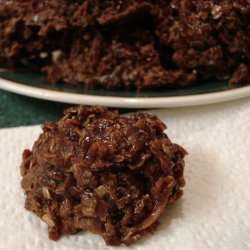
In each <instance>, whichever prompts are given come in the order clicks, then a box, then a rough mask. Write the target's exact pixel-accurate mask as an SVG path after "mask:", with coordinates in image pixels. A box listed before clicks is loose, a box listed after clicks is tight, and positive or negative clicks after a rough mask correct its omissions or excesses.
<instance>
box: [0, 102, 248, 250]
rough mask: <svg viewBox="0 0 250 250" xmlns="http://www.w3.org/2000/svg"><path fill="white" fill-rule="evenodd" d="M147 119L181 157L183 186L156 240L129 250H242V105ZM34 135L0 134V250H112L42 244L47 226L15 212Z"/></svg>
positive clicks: (89, 243) (30, 131)
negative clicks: (160, 124)
mask: <svg viewBox="0 0 250 250" xmlns="http://www.w3.org/2000/svg"><path fill="white" fill-rule="evenodd" d="M153 112H154V113H155V114H157V115H158V116H159V117H160V118H161V119H162V120H163V121H164V122H166V123H167V125H168V130H167V133H168V135H169V136H170V138H171V139H172V140H173V141H174V142H176V143H179V144H180V145H182V146H183V147H184V148H186V149H187V150H188V152H189V156H188V157H187V158H186V169H185V177H186V182H187V185H186V187H185V188H184V196H183V198H182V199H181V200H179V201H178V202H176V203H175V204H174V205H172V206H171V207H169V208H168V209H167V210H166V212H165V214H164V215H163V216H162V217H161V219H160V221H161V225H160V226H159V228H158V230H157V231H156V233H155V234H154V235H148V236H146V237H143V238H142V239H141V240H140V241H138V242H137V243H135V244H134V245H132V246H131V247H130V248H131V249H146V250H147V249H150V250H151V249H157V250H158V249H250V192H249V190H250V188H249V187H250V164H249V163H250V100H249V99H245V100H241V101H236V102H231V103H227V104H220V105H211V106H204V107H196V108H183V109H170V110H166V109H162V110H156V111H153ZM40 132H41V130H40V127H39V126H33V127H23V128H14V129H2V130H0V138H1V141H0V157H1V166H0V176H1V181H0V249H15V250H16V249H32V250H36V249H37V250H42V249H46V250H47V249H48V250H53V249H57V250H61V249H88V250H91V249H95V250H98V249H112V247H107V246H106V245H105V243H104V241H103V240H102V238H101V237H100V236H97V235H92V234H90V233H79V234H77V235H73V236H68V237H64V238H62V239H61V240H59V241H58V242H53V241H50V240H49V239H48V235H47V226H46V225H45V224H44V223H43V222H42V221H41V220H40V219H38V218H37V217H36V216H35V215H33V214H32V213H30V212H28V211H25V209H24V208H23V205H24V195H23V194H22V190H21V188H20V184H19V183H20V174H19V165H20V161H21V153H22V151H23V149H24V148H30V147H31V146H32V144H33V142H34V140H35V139H36V138H37V136H38V134H39V133H40ZM119 249H121V248H119Z"/></svg>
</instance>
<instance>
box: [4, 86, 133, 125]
mask: <svg viewBox="0 0 250 250" xmlns="http://www.w3.org/2000/svg"><path fill="white" fill-rule="evenodd" d="M70 106H73V105H72V104H64V103H57V102H50V101H44V100H40V99H35V98H30V97H26V96H22V95H17V94H13V93H10V92H7V91H4V90H1V89H0V128H8V127H18V126H28V125H36V124H42V123H44V122H46V121H57V120H58V119H60V118H61V117H62V115H63V110H64V109H65V108H67V107H70ZM119 111H120V113H126V112H128V110H127V109H120V110H119Z"/></svg>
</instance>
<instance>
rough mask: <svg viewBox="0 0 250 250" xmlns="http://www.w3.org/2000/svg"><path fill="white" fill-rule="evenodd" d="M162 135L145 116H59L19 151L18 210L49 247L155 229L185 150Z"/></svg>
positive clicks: (178, 181) (178, 180) (101, 111)
mask: <svg viewBox="0 0 250 250" xmlns="http://www.w3.org/2000/svg"><path fill="white" fill-rule="evenodd" d="M165 128H166V126H165V125H164V124H163V123H162V122H161V121H160V120H159V119H158V118H157V117H156V116H155V115H153V114H148V113H134V114H132V115H131V116H120V115H119V113H118V112H117V111H109V110H108V109H106V108H104V107H85V106H78V107H73V108H69V109H67V110H66V111H65V115H64V117H63V118H62V119H61V120H60V121H59V122H57V123H46V124H44V125H43V133H42V134H41V135H40V137H39V139H38V140H37V141H36V142H35V144H34V146H33V149H32V151H30V150H25V151H24V152H23V162H22V165H21V174H22V176H23V179H22V182H21V186H22V188H23V189H24V192H25V194H26V201H25V208H26V209H28V210H30V211H32V212H34V213H35V214H36V215H37V216H39V217H40V218H41V219H42V220H43V221H44V222H46V223H47V224H48V226H49V237H50V239H53V240H57V239H59V238H60V237H61V236H62V235H66V234H74V233H76V232H78V231H82V230H83V231H90V232H93V233H97V234H101V235H102V236H103V238H104V239H105V241H106V243H107V244H108V245H121V244H125V245H129V244H131V243H133V242H134V241H136V240H138V239H139V238H140V237H141V236H142V235H143V234H144V233H145V232H152V230H154V229H155V228H156V226H157V225H158V222H157V220H158V218H159V216H160V215H161V214H162V213H163V212H164V210H165V209H166V207H167V206H168V205H169V204H171V203H173V202H174V201H176V200H177V199H179V198H180V197H181V195H182V190H181V188H182V187H183V186H184V185H185V180H184V178H183V170H184V161H183V158H184V156H185V155H186V151H185V150H184V149H183V148H182V147H181V146H179V145H177V144H174V143H172V142H171V141H170V139H169V138H168V136H167V135H166V134H165V133H164V130H165Z"/></svg>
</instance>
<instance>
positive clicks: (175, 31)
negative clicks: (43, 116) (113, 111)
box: [0, 0, 250, 90]
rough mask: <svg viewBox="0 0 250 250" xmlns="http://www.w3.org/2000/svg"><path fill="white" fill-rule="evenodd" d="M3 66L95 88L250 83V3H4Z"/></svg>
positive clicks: (0, 27) (0, 11) (0, 12)
mask: <svg viewBox="0 0 250 250" xmlns="http://www.w3.org/2000/svg"><path fill="white" fill-rule="evenodd" d="M0 67H14V68H18V67H27V68H32V69H33V70H38V71H42V72H44V73H45V74H46V75H47V77H46V79H47V80H48V81H50V82H51V83H57V82H65V83H69V84H79V85H84V86H88V87H95V88H97V87H98V88H99V87H102V88H111V89H137V90H144V89H155V88H158V89H159V88H160V89H164V88H173V87H178V86H188V85H191V84H195V83H202V81H204V80H207V79H219V80H228V81H229V82H230V83H232V84H238V83H247V82H248V81H249V77H250V0H237V1H235V0H221V1H218V0H207V1H204V0H170V1H166V0H158V1H155V0H140V1H138V0H119V1H118V0H114V1H110V0H102V1H99V0H78V1H76V0H75V1H74V0H71V1H70V0H60V1H59V0H50V1H47V0H40V1H30V0H22V1H21V0H15V1H9V0H8V1H7V0H2V1H1V4H0Z"/></svg>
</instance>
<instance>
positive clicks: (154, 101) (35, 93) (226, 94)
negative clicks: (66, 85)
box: [0, 78, 250, 108]
mask: <svg viewBox="0 0 250 250" xmlns="http://www.w3.org/2000/svg"><path fill="white" fill-rule="evenodd" d="M0 88H2V89H4V90H7V91H10V92H14V93H17V94H21V95H25V96H30V97H35V98H39V99H44V100H50V101H56V102H64V103H73V104H86V105H104V106H108V107H118V108H165V107H183V106H196V105H204V104H211V103H219V102H225V101H230V100H235V99H239V98H243V97H247V96H250V86H244V87H238V88H233V89H226V90H220V91H215V92H209V93H202V94H189V95H179V96H178V95H177V96H176V95H175V96H160V97H124V96H107V93H106V94H105V96H104V95H93V94H85V93H72V92H66V91H60V90H54V89H49V88H46V87H43V86H35V85H33V86H32V85H30V84H25V83H18V82H14V81H11V80H9V79H6V78H0Z"/></svg>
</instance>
